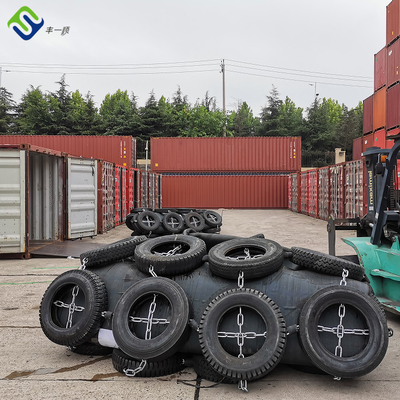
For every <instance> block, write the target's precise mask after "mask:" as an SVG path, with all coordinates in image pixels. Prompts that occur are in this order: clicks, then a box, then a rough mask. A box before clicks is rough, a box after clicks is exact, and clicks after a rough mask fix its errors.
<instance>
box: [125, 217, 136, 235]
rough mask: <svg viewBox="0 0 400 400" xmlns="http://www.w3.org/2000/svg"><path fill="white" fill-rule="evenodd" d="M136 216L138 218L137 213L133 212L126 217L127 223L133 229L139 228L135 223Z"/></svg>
mask: <svg viewBox="0 0 400 400" xmlns="http://www.w3.org/2000/svg"><path fill="white" fill-rule="evenodd" d="M135 218H136V214H135V213H131V214H128V215H127V216H126V219H125V225H126V226H127V227H128V228H129V229H130V230H131V231H136V230H137V227H136V224H135Z"/></svg>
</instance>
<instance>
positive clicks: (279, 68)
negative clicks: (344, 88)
mask: <svg viewBox="0 0 400 400" xmlns="http://www.w3.org/2000/svg"><path fill="white" fill-rule="evenodd" d="M227 61H230V62H233V63H237V64H246V65H255V66H257V67H264V68H272V69H278V70H284V71H294V72H304V73H309V74H317V75H332V76H343V77H347V78H361V79H369V80H371V81H372V80H373V79H372V78H371V77H367V76H360V75H344V74H334V73H330V72H318V71H307V70H301V69H293V68H283V67H273V66H270V65H263V64H256V63H249V62H245V61H236V60H229V59H227ZM277 72H278V71H277Z"/></svg>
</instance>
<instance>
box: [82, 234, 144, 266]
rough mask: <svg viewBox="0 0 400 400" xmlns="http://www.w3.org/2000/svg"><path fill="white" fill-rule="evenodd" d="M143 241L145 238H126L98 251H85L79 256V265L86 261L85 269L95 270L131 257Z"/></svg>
mask: <svg viewBox="0 0 400 400" xmlns="http://www.w3.org/2000/svg"><path fill="white" fill-rule="evenodd" d="M145 240H147V238H146V236H135V237H128V238H126V239H122V240H119V241H118V242H115V243H111V244H108V245H106V246H103V247H100V248H99V249H95V250H89V251H86V252H84V253H82V254H81V255H80V259H81V263H83V261H84V260H85V259H86V262H85V267H86V268H95V267H97V266H103V265H105V264H109V263H112V262H115V261H119V260H123V259H124V258H128V257H132V256H133V255H134V253H135V248H136V246H137V245H138V244H139V243H142V242H144V241H145Z"/></svg>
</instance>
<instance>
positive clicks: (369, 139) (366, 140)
mask: <svg viewBox="0 0 400 400" xmlns="http://www.w3.org/2000/svg"><path fill="white" fill-rule="evenodd" d="M372 146H374V134H373V133H370V134H369V135H365V136H363V138H362V151H363V152H364V151H365V150H367V149H368V148H369V147H372Z"/></svg>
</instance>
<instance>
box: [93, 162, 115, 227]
mask: <svg viewBox="0 0 400 400" xmlns="http://www.w3.org/2000/svg"><path fill="white" fill-rule="evenodd" d="M114 180H115V177H114V164H113V163H110V162H108V161H99V162H98V185H97V186H98V217H97V230H98V232H99V233H105V232H107V231H109V230H110V229H112V228H114V227H115V218H114Z"/></svg>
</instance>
